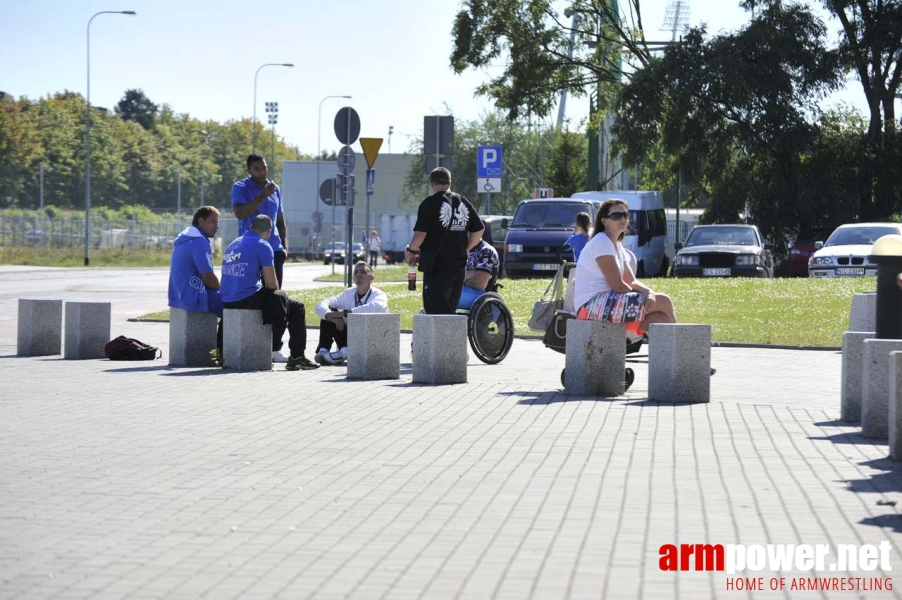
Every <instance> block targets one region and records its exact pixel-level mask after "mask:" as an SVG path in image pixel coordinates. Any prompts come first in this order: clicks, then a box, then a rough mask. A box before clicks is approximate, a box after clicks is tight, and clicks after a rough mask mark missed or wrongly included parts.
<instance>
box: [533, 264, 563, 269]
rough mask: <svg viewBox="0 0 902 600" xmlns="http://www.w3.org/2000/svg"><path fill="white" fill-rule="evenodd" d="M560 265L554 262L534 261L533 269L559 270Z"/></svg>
mask: <svg viewBox="0 0 902 600" xmlns="http://www.w3.org/2000/svg"><path fill="white" fill-rule="evenodd" d="M558 267H560V265H554V264H551V265H549V264H546V263H533V265H532V270H533V271H557V270H558Z"/></svg>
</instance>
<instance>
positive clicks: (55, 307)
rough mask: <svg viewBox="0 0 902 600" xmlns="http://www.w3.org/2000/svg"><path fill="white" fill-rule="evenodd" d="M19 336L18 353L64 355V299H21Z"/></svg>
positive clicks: (24, 354)
mask: <svg viewBox="0 0 902 600" xmlns="http://www.w3.org/2000/svg"><path fill="white" fill-rule="evenodd" d="M16 338H17V339H16V342H17V343H16V355H17V356H51V355H54V354H60V352H61V350H62V346H63V301H62V300H23V299H21V298H20V299H19V325H18V331H17V336H16ZM107 341H109V340H107Z"/></svg>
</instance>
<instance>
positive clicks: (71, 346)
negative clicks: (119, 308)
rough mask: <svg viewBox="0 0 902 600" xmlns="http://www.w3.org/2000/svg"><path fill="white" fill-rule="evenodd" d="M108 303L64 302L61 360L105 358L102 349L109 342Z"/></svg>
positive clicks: (110, 314) (109, 309)
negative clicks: (63, 336)
mask: <svg viewBox="0 0 902 600" xmlns="http://www.w3.org/2000/svg"><path fill="white" fill-rule="evenodd" d="M112 312H113V311H112V306H111V305H110V303H109V302H66V324H65V328H66V330H65V331H66V333H65V335H66V345H65V350H64V354H63V358H66V359H68V360H86V359H90V358H105V355H104V353H103V347H104V346H106V345H107V343H108V342H109V341H110V318H111V317H112Z"/></svg>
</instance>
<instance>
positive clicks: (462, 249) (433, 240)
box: [413, 191, 484, 271]
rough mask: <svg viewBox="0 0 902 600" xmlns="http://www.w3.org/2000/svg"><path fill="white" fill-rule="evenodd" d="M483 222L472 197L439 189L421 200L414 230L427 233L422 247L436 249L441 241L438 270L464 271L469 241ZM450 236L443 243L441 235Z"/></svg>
mask: <svg viewBox="0 0 902 600" xmlns="http://www.w3.org/2000/svg"><path fill="white" fill-rule="evenodd" d="M483 228H484V227H483V224H482V221H481V220H480V219H479V215H478V214H476V209H475V208H473V204H471V203H470V201H469V200H467V199H466V198H464V197H463V196H461V195H460V194H458V193H455V192H450V191H448V192H438V193H435V194H433V195H432V196H429V197H428V198H426V199H425V200H423V201H422V202H421V203H420V208H419V210H418V211H417V223H416V225H414V227H413V229H414V231H420V232H424V233H425V234H426V239H425V240H424V241H423V243H422V245H421V249H426V250H435V249H437V248H438V247H439V245H440V244H441V246H442V248H441V250H440V251H439V254H438V257H437V258H436V261H435V270H436V271H455V270H463V269H464V268H465V267H466V265H467V243H468V241H469V237H470V234H471V233H473V232H476V231H480V230H482V229H483ZM446 230H447V232H448V235H447V238H446V239H445V243H444V244H442V236H443V235H444V234H445V231H446Z"/></svg>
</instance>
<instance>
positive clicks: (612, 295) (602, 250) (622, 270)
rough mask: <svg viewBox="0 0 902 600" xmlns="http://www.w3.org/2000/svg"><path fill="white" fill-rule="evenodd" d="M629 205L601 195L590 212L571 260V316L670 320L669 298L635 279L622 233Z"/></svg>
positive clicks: (643, 322)
mask: <svg viewBox="0 0 902 600" xmlns="http://www.w3.org/2000/svg"><path fill="white" fill-rule="evenodd" d="M629 214H630V213H629V205H628V204H627V203H626V202H625V201H623V200H618V199H613V198H612V199H610V200H605V201H604V202H603V203H602V205H601V208H599V209H598V213H597V214H596V215H595V231H594V233H593V234H592V238H591V239H590V240H589V242H588V243H587V244H586V246H585V248H583V251H582V253H580V256H579V260H578V261H577V263H576V282H575V287H574V294H573V305H574V306H576V307H577V310H578V312H577V318H579V319H584V320H585V319H589V320H597V321H609V322H613V323H630V322H638V323H639V330H640V331H642V332H644V331H647V330H648V326H649V325H650V324H651V323H676V315H675V314H674V311H673V302H672V301H671V299H670V297H669V296H667V295H666V294H656V293H655V292H654V291H652V289H651V288H649V287H648V286H647V285H645V284H644V283H642V282H641V281H639V280H638V279H636V275H635V273H634V272H633V269H632V267H631V265H630V257H629V250H627V249H626V248H624V247H623V244H622V241H623V236H624V234H625V233H626V230H627V228H628V227H629Z"/></svg>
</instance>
